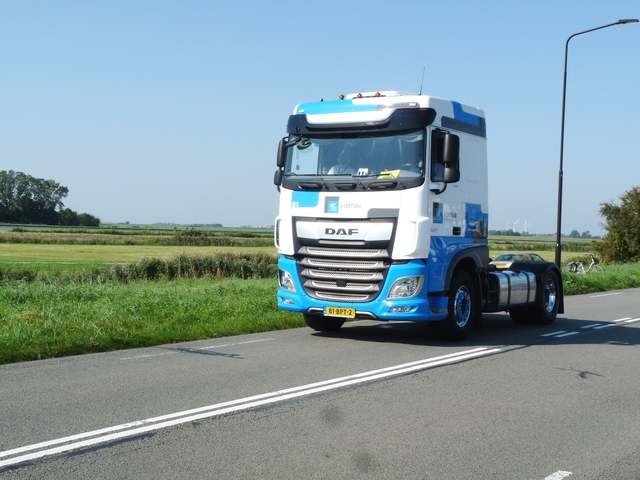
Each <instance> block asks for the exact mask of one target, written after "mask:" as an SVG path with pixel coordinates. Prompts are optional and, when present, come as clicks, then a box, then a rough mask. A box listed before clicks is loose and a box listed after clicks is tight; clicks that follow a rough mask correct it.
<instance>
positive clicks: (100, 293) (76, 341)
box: [0, 252, 640, 364]
mask: <svg viewBox="0 0 640 480" xmlns="http://www.w3.org/2000/svg"><path fill="white" fill-rule="evenodd" d="M276 274H277V257H276V256H274V255H272V254H268V253H260V252H253V253H246V252H240V253H231V252H228V253H222V254H215V255H211V256H206V257H205V256H188V255H181V256H179V257H176V258H173V259H168V260H165V259H157V258H143V259H142V260H140V261H138V262H136V263H128V264H124V265H122V264H118V265H101V266H95V267H90V268H86V269H84V270H72V271H64V270H49V269H43V268H41V267H40V268H38V267H35V266H31V267H28V266H23V265H4V266H0V364H3V363H10V362H17V361H26V360H36V359H41V358H52V357H60V356H66V355H76V354H84V353H92V352H101V351H109V350H117V349H126V348H136V347H145V346H152V345H160V344H166V343H173V342H181V341H190V340H199V339H204V338H215V337H223V336H232V335H242V334H246V333H255V332H264V331H270V330H280V329H287V328H294V327H301V326H304V325H305V323H304V320H303V319H302V316H301V315H299V314H296V313H290V312H283V311H280V310H279V309H278V308H277V306H276V302H275V292H276V290H277V280H276ZM563 278H564V288H565V294H566V295H573V294H583V293H589V292H601V291H607V290H617V289H624V288H632V287H640V263H638V264H627V265H607V266H606V267H605V272H604V273H601V274H600V273H592V274H587V275H579V274H570V273H567V272H566V270H565V271H564V272H563ZM568 313H569V314H570V312H568Z"/></svg>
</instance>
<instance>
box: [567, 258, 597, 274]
mask: <svg viewBox="0 0 640 480" xmlns="http://www.w3.org/2000/svg"><path fill="white" fill-rule="evenodd" d="M589 256H590V257H591V264H589V267H588V268H586V269H585V268H584V265H583V264H582V262H580V261H578V262H569V264H568V265H567V268H568V269H569V273H581V274H583V275H584V274H586V273H592V272H593V273H604V268H602V265H600V264H599V263H598V262H597V261H596V258H595V256H594V255H593V254H592V253H590V254H589Z"/></svg>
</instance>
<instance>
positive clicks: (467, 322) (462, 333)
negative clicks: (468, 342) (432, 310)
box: [430, 270, 477, 340]
mask: <svg viewBox="0 0 640 480" xmlns="http://www.w3.org/2000/svg"><path fill="white" fill-rule="evenodd" d="M476 307H477V304H476V301H475V289H474V287H473V282H472V280H471V276H470V275H469V274H468V273H467V272H465V271H463V270H462V271H459V272H458V273H456V274H455V275H454V277H453V278H452V279H451V285H450V288H449V308H448V311H449V314H448V316H447V318H446V319H445V320H443V321H441V322H432V323H431V324H430V325H431V330H432V332H433V333H434V334H435V335H436V336H437V337H439V338H442V339H444V340H464V339H465V338H466V337H467V335H469V331H470V330H471V326H472V324H473V318H474V315H475V314H476V312H475V308H476Z"/></svg>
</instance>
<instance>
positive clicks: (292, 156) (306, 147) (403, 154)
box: [284, 130, 425, 180]
mask: <svg viewBox="0 0 640 480" xmlns="http://www.w3.org/2000/svg"><path fill="white" fill-rule="evenodd" d="M424 138H425V133H424V130H419V131H415V132H410V133H404V134H398V133H397V132H396V133H395V134H394V135H359V136H350V137H347V136H343V137H339V138H336V137H331V138H327V137H302V138H300V137H295V136H291V138H290V143H295V144H294V145H292V146H290V147H289V149H288V152H287V163H286V165H285V169H284V174H285V177H287V176H322V177H323V178H324V179H325V180H331V179H333V178H340V177H342V178H344V177H345V176H354V175H355V176H360V177H369V178H415V177H420V176H422V175H423V172H424V165H425V160H424V152H425V148H424Z"/></svg>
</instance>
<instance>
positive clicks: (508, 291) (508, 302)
mask: <svg viewBox="0 0 640 480" xmlns="http://www.w3.org/2000/svg"><path fill="white" fill-rule="evenodd" d="M490 276H491V277H492V279H491V282H490V283H491V284H492V285H493V288H492V290H493V292H494V293H495V294H497V298H495V300H496V304H495V305H496V306H497V307H498V309H499V310H508V309H509V308H510V307H515V306H522V305H527V304H529V303H533V301H534V300H535V299H536V276H535V274H533V273H531V272H512V271H511V270H502V271H501V272H492V273H491V274H490Z"/></svg>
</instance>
